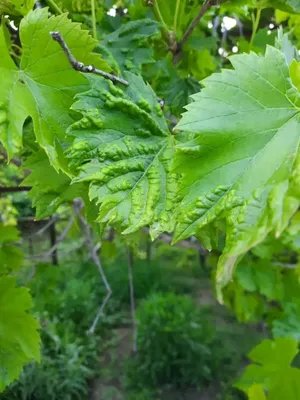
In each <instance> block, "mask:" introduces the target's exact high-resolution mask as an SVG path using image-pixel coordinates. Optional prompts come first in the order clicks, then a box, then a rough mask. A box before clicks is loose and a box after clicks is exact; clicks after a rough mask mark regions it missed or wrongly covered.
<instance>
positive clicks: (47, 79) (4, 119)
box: [0, 8, 106, 168]
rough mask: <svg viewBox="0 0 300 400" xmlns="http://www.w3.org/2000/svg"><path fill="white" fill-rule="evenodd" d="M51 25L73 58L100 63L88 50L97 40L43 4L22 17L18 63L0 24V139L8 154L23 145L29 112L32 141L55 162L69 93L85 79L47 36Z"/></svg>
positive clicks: (68, 119)
mask: <svg viewBox="0 0 300 400" xmlns="http://www.w3.org/2000/svg"><path fill="white" fill-rule="evenodd" d="M53 30H56V31H59V32H60V33H61V34H62V36H63V37H64V39H65V40H66V43H67V44H68V46H69V48H70V50H71V52H72V53H73V55H74V56H75V57H76V58H78V60H80V61H82V62H84V63H87V64H89V63H91V64H94V65H97V66H98V67H100V68H102V69H103V67H104V69H105V65H106V64H105V62H104V61H102V60H101V59H100V56H99V55H96V54H93V53H91V51H92V50H93V48H94V47H95V45H96V43H97V42H96V41H95V40H94V39H92V38H91V37H90V36H89V35H88V32H87V31H83V30H81V29H80V25H79V24H76V23H73V22H71V21H69V20H68V18H67V16H66V14H64V15H60V16H58V17H51V18H48V10H47V8H43V9H36V10H35V11H32V12H30V13H29V14H28V15H27V16H26V17H25V18H23V20H22V21H21V24H20V39H21V43H22V57H21V62H20V69H19V68H18V67H17V66H16V65H15V63H14V61H13V60H12V58H11V57H10V54H9V51H8V49H7V46H6V42H5V37H4V32H3V28H2V27H0V54H1V64H0V77H1V78H0V81H1V92H0V140H1V142H2V143H3V144H4V146H5V147H6V150H7V152H8V155H9V157H11V156H12V154H13V153H15V152H16V151H18V150H19V149H20V147H21V145H22V129H23V124H24V121H25V120H26V118H27V117H28V116H30V117H31V118H32V119H33V124H34V130H35V135H36V139H37V142H38V143H39V144H40V146H41V147H42V148H43V149H44V150H45V151H46V153H47V155H48V156H49V158H50V160H51V162H52V163H53V165H54V166H55V167H56V168H59V167H60V162H59V158H60V156H59V155H60V153H61V148H60V147H61V146H60V141H62V140H65V131H66V129H67V127H68V126H69V125H70V124H71V123H72V122H73V120H72V117H71V115H70V113H69V108H70V106H71V104H72V102H73V97H74V95H75V94H76V93H78V92H80V91H83V90H86V88H87V86H86V85H87V81H86V79H85V78H84V76H83V75H82V74H80V73H79V72H76V71H75V70H74V69H73V68H72V66H71V65H70V63H69V61H68V59H67V57H66V55H65V54H64V53H63V51H62V49H61V48H60V46H59V45H58V43H57V42H55V41H54V40H53V39H52V38H51V36H50V34H49V32H50V31H53Z"/></svg>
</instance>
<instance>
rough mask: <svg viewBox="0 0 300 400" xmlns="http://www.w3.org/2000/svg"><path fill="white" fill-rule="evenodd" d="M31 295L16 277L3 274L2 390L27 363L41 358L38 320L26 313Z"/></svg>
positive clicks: (0, 319) (0, 328)
mask: <svg viewBox="0 0 300 400" xmlns="http://www.w3.org/2000/svg"><path fill="white" fill-rule="evenodd" d="M30 308H31V297H30V295H29V293H28V289H26V288H16V287H15V278H12V277H8V276H6V277H2V278H0V353H1V357H0V392H1V391H3V389H4V388H5V387H6V386H7V385H8V384H9V383H11V382H12V381H14V380H15V379H17V378H18V376H19V374H20V373H21V371H22V368H23V366H24V364H26V363H28V362H30V361H33V360H36V361H39V360H40V336H39V333H38V331H37V330H38V328H39V326H38V323H37V321H36V320H35V319H34V318H33V316H32V315H30V314H28V313H27V310H28V309H30Z"/></svg>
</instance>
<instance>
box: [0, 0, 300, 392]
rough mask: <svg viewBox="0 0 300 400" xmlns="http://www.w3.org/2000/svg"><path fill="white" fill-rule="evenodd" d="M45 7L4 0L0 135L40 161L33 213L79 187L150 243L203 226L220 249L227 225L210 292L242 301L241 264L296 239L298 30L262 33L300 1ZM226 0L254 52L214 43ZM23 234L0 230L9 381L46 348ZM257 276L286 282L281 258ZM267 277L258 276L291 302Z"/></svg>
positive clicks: (8, 146) (88, 205)
mask: <svg viewBox="0 0 300 400" xmlns="http://www.w3.org/2000/svg"><path fill="white" fill-rule="evenodd" d="M36 3H37V2H36ZM36 3H35V2H34V1H25V2H23V1H22V2H21V1H18V0H13V1H10V2H8V1H6V0H0V14H1V16H2V20H1V26H0V81H1V92H0V141H1V143H2V145H3V146H4V148H5V150H6V152H7V155H8V159H9V160H11V159H12V158H13V157H14V156H16V155H19V154H22V155H23V158H24V159H25V162H24V164H23V166H24V168H25V169H28V170H30V171H31V173H30V174H29V175H28V176H27V177H26V178H25V179H24V181H23V183H22V185H23V186H28V187H31V190H30V192H29V196H30V197H31V199H32V201H33V205H34V206H35V208H36V217H37V218H38V219H39V218H45V217H48V216H51V215H53V214H54V213H55V212H56V211H57V209H58V208H59V206H61V205H62V204H69V205H71V204H73V203H74V199H77V198H81V199H82V200H83V201H84V204H85V211H84V212H85V214H86V215H85V218H86V219H87V220H88V222H89V223H90V224H92V225H93V226H97V227H98V228H100V231H101V232H102V233H103V232H104V231H105V228H107V227H111V228H114V229H115V230H116V231H118V232H121V233H122V234H123V235H130V234H132V233H134V232H137V231H138V230H140V229H142V228H149V232H150V236H151V238H152V239H153V240H154V239H156V238H157V237H159V235H161V234H163V233H169V234H172V235H173V243H177V242H179V241H182V240H184V239H187V238H189V237H191V236H193V237H196V238H198V239H199V240H200V242H201V243H203V245H204V246H205V247H206V248H212V247H214V246H215V237H216V232H220V231H221V232H222V233H223V234H224V235H225V236H226V244H225V246H224V249H223V251H222V255H221V256H220V258H219V261H218V267H217V271H216V278H215V279H216V291H217V297H218V300H219V301H220V302H223V301H224V302H225V304H227V305H229V304H232V302H233V300H232V299H233V298H237V297H238V296H242V294H241V293H243V291H244V289H247V290H248V289H249V287H248V288H247V286H246V288H245V286H243V282H245V281H243V272H241V274H237V275H236V276H237V279H238V280H239V282H238V284H236V286H235V287H232V283H233V281H232V279H233V275H234V270H235V268H236V266H237V264H238V263H239V262H240V261H241V260H242V259H243V257H244V256H245V254H248V253H249V251H250V250H251V249H253V248H254V247H255V246H257V245H259V244H261V243H262V242H264V241H265V240H269V238H271V239H272V240H281V238H286V237H287V234H289V229H290V226H291V223H293V221H294V220H295V218H297V211H298V209H299V205H300V191H299V185H300V154H299V140H300V137H299V132H300V122H299V121H300V119H299V118H300V113H299V110H300V93H299V91H300V78H299V76H300V63H299V61H298V52H297V50H296V48H295V46H294V44H296V41H295V40H294V41H293V43H292V42H291V41H290V39H289V37H288V34H287V33H283V31H282V30H278V34H277V39H276V41H274V43H273V45H269V44H268V45H267V46H264V49H263V50H261V49H259V45H258V42H257V37H258V35H259V23H260V19H261V15H262V14H263V13H264V10H266V9H268V8H273V9H277V11H276V13H277V18H279V16H280V15H281V20H280V21H281V22H284V21H290V22H289V23H292V22H291V21H293V20H295V18H299V15H297V14H300V2H299V1H298V0H278V1H269V0H249V1H246V0H245V1H242V0H235V1H231V2H230V1H222V0H221V1H210V0H207V1H205V2H204V4H202V6H201V5H200V6H199V4H198V3H199V2H197V1H190V2H185V1H182V2H181V1H177V2H176V10H175V15H173V11H172V12H170V10H171V9H173V8H174V7H173V2H172V1H159V0H149V1H124V2H119V3H121V6H122V10H123V12H124V13H123V16H122V17H120V18H117V17H116V18H112V17H110V18H109V17H108V15H107V12H109V11H110V10H107V8H106V7H105V4H104V5H103V4H102V3H105V2H99V4H96V5H95V4H94V2H92V3H91V4H90V3H89V2H85V1H79V0H78V1H59V2H57V4H56V3H53V2H51V4H52V3H53V4H54V5H55V6H53V4H52V7H51V4H49V6H50V9H48V8H47V7H40V6H37V4H36ZM42 5H43V4H42ZM95 7H96V8H95ZM116 8H117V7H115V8H112V10H116ZM219 9H220V10H221V12H222V13H223V14H224V13H226V12H231V10H233V12H235V13H236V12H237V10H240V12H241V13H242V12H247V15H249V16H252V17H255V16H256V19H255V18H254V20H253V29H252V32H251V35H250V36H249V38H248V42H247V46H245V52H241V53H240V54H236V55H231V56H230V57H228V58H227V57H226V56H225V57H223V56H222V58H221V60H220V58H218V59H217V57H216V56H215V55H214V57H213V54H214V52H215V53H216V52H217V48H218V49H219V50H220V49H221V48H222V50H224V49H223V47H222V43H223V42H221V43H218V44H217V42H218V39H217V38H216V37H215V38H213V37H209V35H208V34H207V29H206V25H207V21H209V22H210V21H212V20H213V19H212V17H213V16H214V15H215V14H214V12H215V11H216V10H219ZM60 10H63V11H67V12H66V13H61V11H60ZM125 10H126V12H125ZM245 10H246V11H245ZM101 13H102V14H103V15H104V16H103V18H102V19H100V20H99V21H97V24H96V15H97V18H100V17H99V15H102V14H101ZM280 13H281V14H280ZM55 14H56V15H55ZM90 14H91V16H90ZM83 16H84V17H83ZM80 23H83V24H82V25H81V24H80ZM201 24H202V25H203V26H204V25H205V28H203V26H202V25H201ZM13 26H15V30H14V28H12V27H13ZM199 26H202V28H203V31H204V32H205V33H204V34H203V32H202V31H201V32H200V29H199ZM12 29H13V31H12ZM224 29H225V28H224ZM89 31H92V32H93V37H92V36H91V34H90V32H89ZM96 37H97V38H99V40H97V39H95V38H96ZM224 37H225V36H224V31H223V38H224ZM222 40H223V39H222ZM244 40H245V39H244ZM266 40H267V39H266ZM241 42H242V41H241ZM249 48H250V49H252V50H253V51H252V52H248V50H249ZM216 60H217V61H216ZM228 60H229V61H228ZM229 62H230V64H229ZM221 67H226V68H224V69H223V70H222V71H221ZM202 78H205V79H202ZM200 79H201V83H200V84H199V82H198V81H199V80H200ZM190 95H192V96H191V99H190V100H188V98H189V96H190ZM162 100H163V101H162ZM183 106H186V107H185V109H186V110H185V111H184V110H183ZM182 113H183V115H182V117H180V115H181V114H182ZM81 211H82V210H81ZM77 212H78V210H77ZM291 221H292V222H291ZM289 237H291V235H290V236H289ZM286 240H287V239H286ZM16 241H18V236H17V233H16V230H15V229H14V228H12V229H10V228H9V227H6V226H5V225H4V224H2V225H0V258H1V259H2V258H3V259H4V258H5V260H6V263H4V264H3V265H1V267H0V276H1V278H0V315H1V316H0V331H1V332H2V329H1V328H3V332H4V333H3V335H2V333H0V339H1V340H0V353H1V354H2V352H4V353H5V357H4V358H2V357H1V360H0V371H1V372H0V391H1V390H3V389H4V387H5V386H6V385H8V384H9V383H10V382H11V381H13V380H14V379H16V378H17V377H18V375H19V373H20V371H21V369H22V367H23V365H24V364H25V363H26V362H28V361H30V360H32V359H35V360H38V359H39V338H38V333H37V328H38V326H37V323H36V321H35V320H34V318H33V317H32V316H31V315H30V314H28V313H27V310H28V309H29V308H30V296H29V294H28V292H27V290H26V289H25V288H17V287H16V286H15V281H14V279H13V278H12V277H10V276H8V275H9V273H10V272H11V271H10V268H11V265H13V266H14V267H15V268H17V267H18V265H19V264H20V263H21V262H22V254H21V253H20V250H19V248H18V247H15V246H14V244H13V243H14V242H16ZM264 243H265V242H264ZM90 245H91V243H90ZM250 270H251V268H250V267H249V271H250ZM238 271H239V272H240V271H242V268H241V269H240V270H239V269H238ZM261 271H263V272H261V273H262V275H263V274H264V273H265V274H266V275H267V276H268V277H269V276H272V277H273V278H274V281H276V279H277V278H276V276H277V275H276V274H277V272H275V271H274V270H273V267H270V268H269V269H267V270H266V268H265V269H262V270H261ZM241 276H242V277H241ZM273 278H272V279H273ZM261 279H263V278H262V277H261V276H260V277H258V278H257V276H256V277H255V278H253V282H252V285H253V286H255V287H256V289H257V288H258V289H259V290H260V291H261V293H262V294H263V295H265V296H266V297H267V299H268V300H270V301H273V300H279V299H282V297H280V295H278V293H277V292H276V293H274V292H272V291H271V290H269V291H268V290H267V292H266V288H265V286H264V287H263V288H262V289H261V287H260V284H259V282H260V281H261ZM247 282H248V284H249V278H247ZM276 282H277V281H276ZM1 288H2V289H1ZM237 288H238V289H237ZM230 291H231V292H230ZM249 291H250V292H251V290H249ZM229 293H230V294H229ZM109 296H110V291H109V290H108V297H107V299H108V298H109ZM233 308H234V307H233ZM285 311H286V312H287V313H291V312H293V311H291V308H290V306H288V307H287V310H285ZM100 313H101V311H100ZM237 313H238V312H237ZM3 318H4V319H5V321H8V324H7V325H5V326H3V322H2V320H3ZM240 318H241V319H243V318H244V320H246V319H247V317H246V316H245V315H243V316H242V315H241V316H240ZM20 320H21V321H20ZM274 329H275V331H276V329H277V331H278V330H279V331H282V327H281V326H280V324H279V325H278V324H277V326H275V327H274ZM16 331H17V332H18V334H16V333H14V334H13V335H12V332H16ZM2 336H3V338H2ZM2 339H3V340H2ZM253 359H254V361H255V358H253ZM261 368H262V367H261ZM2 371H4V373H2ZM251 390H252V389H251ZM253 390H256V389H253ZM257 390H258V391H260V390H261V388H258V389H257ZM272 390H273V389H272ZM253 398H254V397H253ZM270 398H272V397H270Z"/></svg>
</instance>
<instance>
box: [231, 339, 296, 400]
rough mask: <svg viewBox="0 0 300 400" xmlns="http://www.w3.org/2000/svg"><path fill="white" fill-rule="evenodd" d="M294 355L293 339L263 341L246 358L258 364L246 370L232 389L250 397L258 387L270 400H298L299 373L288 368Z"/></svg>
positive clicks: (294, 342)
mask: <svg viewBox="0 0 300 400" xmlns="http://www.w3.org/2000/svg"><path fill="white" fill-rule="evenodd" d="M297 354H298V344H297V342H296V341H295V340H293V339H286V338H278V339H276V340H274V341H271V340H269V339H267V340H263V341H262V342H261V343H260V344H259V345H258V346H256V347H255V348H254V349H253V350H252V351H251V353H250V354H249V358H250V359H251V360H252V361H254V362H255V363H257V364H253V365H250V366H248V367H247V368H246V370H245V372H244V374H243V376H242V377H241V378H240V379H239V381H238V382H237V383H236V384H235V386H236V387H237V388H239V389H241V390H243V391H245V392H246V393H249V392H250V393H251V391H252V390H253V389H252V388H253V386H254V385H255V386H256V385H260V386H262V387H263V389H264V390H266V391H268V399H269V400H280V399H288V400H294V399H298V398H299V389H300V380H299V378H300V370H299V369H296V368H293V367H291V366H290V364H291V362H292V361H293V359H294V358H295V356H296V355H297ZM282 388H284V392H283V389H282Z"/></svg>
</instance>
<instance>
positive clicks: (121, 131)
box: [68, 72, 176, 237]
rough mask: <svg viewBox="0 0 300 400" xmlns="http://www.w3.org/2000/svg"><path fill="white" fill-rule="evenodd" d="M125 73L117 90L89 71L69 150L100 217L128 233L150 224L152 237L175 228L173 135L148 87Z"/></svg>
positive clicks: (78, 102) (79, 98)
mask: <svg viewBox="0 0 300 400" xmlns="http://www.w3.org/2000/svg"><path fill="white" fill-rule="evenodd" d="M125 78H126V80H127V81H128V82H129V86H128V87H127V88H122V90H121V89H119V88H117V87H115V86H114V85H113V84H112V83H111V82H108V81H105V80H104V79H102V78H99V77H90V79H91V87H92V89H91V90H90V91H89V92H86V93H84V94H81V95H79V96H78V101H77V102H76V103H75V105H74V106H73V107H72V108H73V110H76V111H78V112H80V113H81V114H82V119H81V120H80V121H78V122H75V123H74V124H73V126H72V127H71V129H70V132H71V134H72V135H73V136H74V137H75V141H74V144H73V146H72V147H71V150H70V151H68V156H69V158H70V166H71V167H73V168H76V169H77V171H78V172H79V175H78V177H77V178H76V179H74V181H75V182H89V183H90V191H89V193H90V199H92V200H93V199H95V200H96V201H97V202H98V204H99V205H100V213H99V221H101V222H104V223H109V224H110V225H117V226H119V227H121V229H122V230H123V233H126V234H127V233H131V232H134V231H136V230H138V229H139V228H141V227H143V226H146V225H150V227H151V234H152V236H153V237H156V236H157V235H158V234H159V233H160V232H162V231H171V230H172V229H173V228H174V219H175V218H174V209H175V207H176V175H175V174H172V173H171V171H170V170H171V160H172V155H173V138H172V136H171V135H170V134H169V132H168V128H167V124H166V120H165V118H164V116H163V113H162V111H161V108H160V105H159V103H158V101H157V99H156V97H155V94H154V93H153V91H152V90H151V88H150V87H149V86H146V85H145V83H144V82H143V80H142V78H140V77H137V76H135V75H133V74H131V73H129V72H128V73H125Z"/></svg>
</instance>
